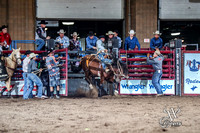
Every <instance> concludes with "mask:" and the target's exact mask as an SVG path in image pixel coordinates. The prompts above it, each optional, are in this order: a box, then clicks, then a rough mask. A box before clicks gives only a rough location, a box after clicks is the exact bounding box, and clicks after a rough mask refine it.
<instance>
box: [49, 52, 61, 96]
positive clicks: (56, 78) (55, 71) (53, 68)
mask: <svg viewBox="0 0 200 133" xmlns="http://www.w3.org/2000/svg"><path fill="white" fill-rule="evenodd" d="M58 64H59V61H56V59H55V57H54V53H53V50H50V51H48V57H47V58H46V65H47V68H48V71H49V86H50V93H51V97H50V98H51V99H52V98H54V87H56V88H57V91H56V98H57V99H59V98H60V92H59V91H60V69H59V67H58V66H57V65H58Z"/></svg>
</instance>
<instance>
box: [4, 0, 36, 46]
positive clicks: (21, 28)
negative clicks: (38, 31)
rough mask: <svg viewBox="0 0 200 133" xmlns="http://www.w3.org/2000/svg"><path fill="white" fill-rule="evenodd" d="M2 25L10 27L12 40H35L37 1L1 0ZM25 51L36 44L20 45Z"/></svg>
mask: <svg viewBox="0 0 200 133" xmlns="http://www.w3.org/2000/svg"><path fill="white" fill-rule="evenodd" d="M0 11H1V13H0V25H4V24H5V25H8V26H9V28H8V32H9V33H10V35H11V38H12V40H34V31H35V0H0ZM18 47H21V48H22V49H24V50H27V49H31V50H33V49H34V44H29V45H25V44H18Z"/></svg>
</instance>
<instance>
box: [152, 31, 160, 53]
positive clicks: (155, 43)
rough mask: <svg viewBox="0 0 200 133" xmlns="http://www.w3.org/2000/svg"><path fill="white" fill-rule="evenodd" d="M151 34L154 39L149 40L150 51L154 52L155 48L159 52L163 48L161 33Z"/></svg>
mask: <svg viewBox="0 0 200 133" xmlns="http://www.w3.org/2000/svg"><path fill="white" fill-rule="evenodd" d="M153 34H154V38H152V39H151V42H150V48H151V50H156V49H157V48H158V49H159V50H161V49H162V47H163V40H162V38H160V35H161V33H160V32H159V31H156V32H154V33H153Z"/></svg>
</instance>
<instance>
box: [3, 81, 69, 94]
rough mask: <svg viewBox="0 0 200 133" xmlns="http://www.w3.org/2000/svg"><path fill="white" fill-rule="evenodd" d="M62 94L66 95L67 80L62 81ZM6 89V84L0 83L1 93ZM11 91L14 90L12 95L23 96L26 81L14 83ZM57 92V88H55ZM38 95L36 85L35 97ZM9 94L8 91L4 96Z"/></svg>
mask: <svg viewBox="0 0 200 133" xmlns="http://www.w3.org/2000/svg"><path fill="white" fill-rule="evenodd" d="M60 84H61V86H60V94H61V95H65V92H66V87H65V80H60ZM5 87H6V84H5V82H3V81H0V92H1V91H2V89H3V88H5ZM10 87H11V89H12V93H11V94H12V95H20V96H22V95H23V90H24V81H23V80H21V81H12V82H11V85H10ZM55 90H56V88H55ZM35 93H36V85H34V89H33V95H35ZM6 94H7V90H6V91H5V92H4V93H3V95H6Z"/></svg>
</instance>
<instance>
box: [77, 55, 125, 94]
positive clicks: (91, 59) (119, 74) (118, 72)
mask: <svg viewBox="0 0 200 133" xmlns="http://www.w3.org/2000/svg"><path fill="white" fill-rule="evenodd" d="M112 62H113V63H112V64H111V65H108V68H109V70H110V71H108V72H105V70H104V69H103V66H102V63H101V61H100V60H99V59H98V57H97V55H86V56H85V57H83V58H82V59H81V66H82V68H83V71H84V73H85V79H86V81H87V82H88V83H89V87H90V89H91V90H92V89H96V86H95V85H94V84H93V79H94V78H95V77H100V85H103V83H104V81H107V82H108V83H112V84H113V83H119V82H120V81H121V79H122V78H128V69H127V65H126V64H125V63H122V62H121V61H120V60H119V59H118V58H114V59H113V61H112ZM109 94H110V95H114V91H111V92H110V93H109Z"/></svg>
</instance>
